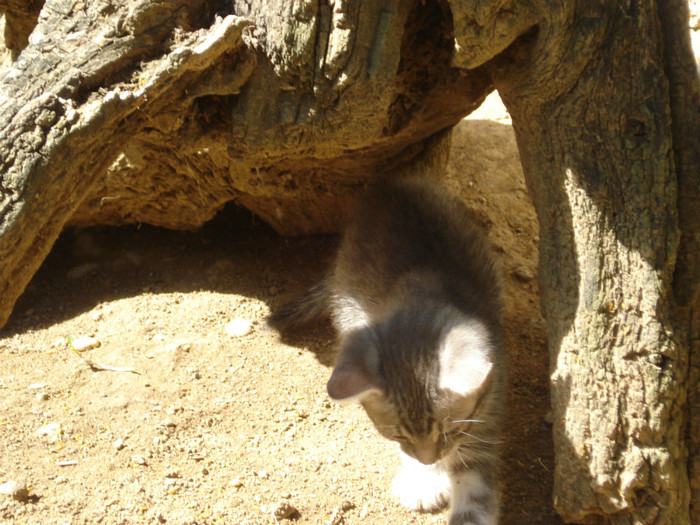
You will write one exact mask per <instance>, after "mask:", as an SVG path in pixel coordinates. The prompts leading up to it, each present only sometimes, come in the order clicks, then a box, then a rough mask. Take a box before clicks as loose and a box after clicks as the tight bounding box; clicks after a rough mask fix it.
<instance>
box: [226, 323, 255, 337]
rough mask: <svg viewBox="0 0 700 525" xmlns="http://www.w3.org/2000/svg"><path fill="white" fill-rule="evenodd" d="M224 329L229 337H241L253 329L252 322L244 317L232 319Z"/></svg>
mask: <svg viewBox="0 0 700 525" xmlns="http://www.w3.org/2000/svg"><path fill="white" fill-rule="evenodd" d="M224 329H225V330H226V333H227V334H228V335H230V336H231V337H243V336H244V335H248V334H249V333H250V332H251V331H252V330H253V324H252V323H251V322H250V321H248V320H246V319H234V320H233V321H231V322H230V323H228V324H226V326H225V327H224Z"/></svg>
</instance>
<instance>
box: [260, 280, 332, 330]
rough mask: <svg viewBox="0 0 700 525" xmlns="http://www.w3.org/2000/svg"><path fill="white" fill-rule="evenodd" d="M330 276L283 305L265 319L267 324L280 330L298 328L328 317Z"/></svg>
mask: <svg viewBox="0 0 700 525" xmlns="http://www.w3.org/2000/svg"><path fill="white" fill-rule="evenodd" d="M328 284H329V283H328V278H326V279H323V280H321V281H319V282H317V283H316V284H315V285H313V286H312V287H311V288H309V289H308V290H307V291H306V292H304V293H303V294H302V295H300V296H299V297H297V298H296V299H294V300H293V301H290V302H288V303H287V304H285V305H283V306H281V307H280V308H278V309H277V310H275V311H274V312H272V313H271V314H270V315H268V316H267V318H266V319H265V320H266V321H267V325H268V326H270V327H272V328H274V329H275V330H277V331H279V332H285V331H292V330H297V329H299V328H301V327H303V326H306V325H308V324H311V323H313V322H314V321H318V320H320V319H323V318H325V317H328V312H329V310H328V307H329V295H330V294H329V286H328Z"/></svg>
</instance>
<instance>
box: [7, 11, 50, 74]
mask: <svg viewBox="0 0 700 525" xmlns="http://www.w3.org/2000/svg"><path fill="white" fill-rule="evenodd" d="M43 5H44V0H0V13H3V14H4V15H5V34H4V35H3V36H4V39H5V47H7V49H9V50H10V51H11V53H12V60H15V59H16V58H17V56H18V55H19V54H20V53H21V52H22V50H23V49H24V48H25V47H27V44H28V43H29V35H30V34H31V33H32V31H33V30H34V28H35V27H36V24H37V20H38V19H39V13H40V12H41V8H42V6H43Z"/></svg>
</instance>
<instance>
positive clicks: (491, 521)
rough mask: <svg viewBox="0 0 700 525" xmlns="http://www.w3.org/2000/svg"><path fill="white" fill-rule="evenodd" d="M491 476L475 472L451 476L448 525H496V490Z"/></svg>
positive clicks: (468, 471)
mask: <svg viewBox="0 0 700 525" xmlns="http://www.w3.org/2000/svg"><path fill="white" fill-rule="evenodd" d="M495 485H496V482H495V480H494V479H493V477H492V476H490V475H488V474H486V475H485V474H482V473H480V472H478V471H476V470H467V471H458V472H456V473H454V474H452V505H451V507H450V519H449V520H448V524H449V525H497V523H498V489H497V488H496V486H495Z"/></svg>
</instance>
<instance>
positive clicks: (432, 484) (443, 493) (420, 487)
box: [391, 456, 451, 512]
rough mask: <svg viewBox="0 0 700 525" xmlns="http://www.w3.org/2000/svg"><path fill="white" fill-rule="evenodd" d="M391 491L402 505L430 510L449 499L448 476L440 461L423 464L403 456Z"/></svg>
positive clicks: (439, 506)
mask: <svg viewBox="0 0 700 525" xmlns="http://www.w3.org/2000/svg"><path fill="white" fill-rule="evenodd" d="M391 489H392V492H393V493H394V495H395V496H396V497H397V498H399V501H400V502H401V504H402V505H403V506H404V507H408V508H409V509H411V510H418V511H424V512H431V511H434V510H438V509H440V508H442V507H444V506H445V505H446V504H447V502H448V501H449V499H450V490H451V485H450V478H449V477H448V476H447V472H445V470H444V469H443V468H442V466H441V465H440V463H439V462H438V463H435V464H433V465H423V464H422V463H420V462H418V461H416V460H415V459H413V458H410V457H408V456H404V457H403V465H402V467H401V470H400V471H399V473H398V474H397V475H396V477H395V478H394V482H393V483H392V485H391Z"/></svg>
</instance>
